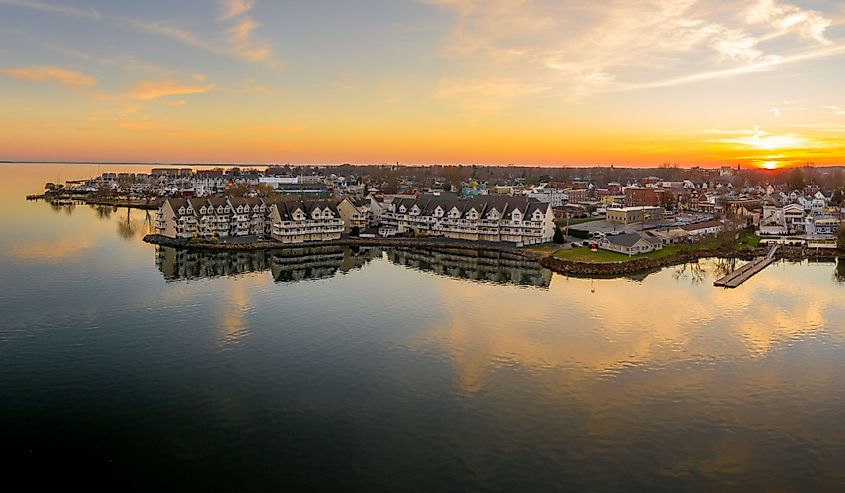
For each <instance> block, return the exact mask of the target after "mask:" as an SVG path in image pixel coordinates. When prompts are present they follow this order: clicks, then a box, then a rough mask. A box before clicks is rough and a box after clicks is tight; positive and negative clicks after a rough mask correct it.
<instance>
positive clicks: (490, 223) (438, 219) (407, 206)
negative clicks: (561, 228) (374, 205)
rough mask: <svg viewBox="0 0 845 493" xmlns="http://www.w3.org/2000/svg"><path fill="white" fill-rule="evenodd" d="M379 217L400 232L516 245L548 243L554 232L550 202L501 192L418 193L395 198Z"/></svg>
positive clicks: (384, 223)
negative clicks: (464, 197) (473, 194)
mask: <svg viewBox="0 0 845 493" xmlns="http://www.w3.org/2000/svg"><path fill="white" fill-rule="evenodd" d="M381 220H382V224H383V225H386V226H388V227H395V228H396V230H397V231H398V232H399V233H404V232H409V231H410V232H418V233H424V234H427V235H430V236H443V237H446V238H454V239H461V240H472V241H495V242H509V243H514V244H516V245H517V246H522V245H533V244H537V243H545V242H549V241H551V240H552V237H553V236H554V231H555V225H554V213H553V211H552V208H551V206H550V205H549V204H547V203H541V202H538V201H536V200H531V199H529V198H526V197H509V196H501V195H499V196H496V195H487V196H478V197H473V198H471V199H467V200H461V199H455V198H448V197H440V196H434V195H421V196H419V197H416V198H406V199H399V200H394V201H393V202H392V203H391V204H390V206H389V208H388V209H387V210H386V211H383V212H382V213H381Z"/></svg>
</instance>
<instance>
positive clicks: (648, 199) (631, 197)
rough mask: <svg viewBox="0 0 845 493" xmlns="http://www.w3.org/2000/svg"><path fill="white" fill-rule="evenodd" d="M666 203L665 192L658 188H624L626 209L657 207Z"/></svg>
mask: <svg viewBox="0 0 845 493" xmlns="http://www.w3.org/2000/svg"><path fill="white" fill-rule="evenodd" d="M665 201H666V190H663V189H660V188H641V187H627V188H625V205H627V206H628V207H641V206H657V205H661V204H664V203H665Z"/></svg>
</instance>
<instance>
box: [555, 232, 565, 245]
mask: <svg viewBox="0 0 845 493" xmlns="http://www.w3.org/2000/svg"><path fill="white" fill-rule="evenodd" d="M552 241H554V242H555V243H557V244H558V245H560V244H562V243H563V242H564V241H566V239H565V238H564V237H563V231H561V230H560V228H555V236H554V238H552Z"/></svg>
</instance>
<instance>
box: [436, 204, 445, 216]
mask: <svg viewBox="0 0 845 493" xmlns="http://www.w3.org/2000/svg"><path fill="white" fill-rule="evenodd" d="M434 217H443V209H441V208H440V206H439V205H438V206H437V208H436V209H434Z"/></svg>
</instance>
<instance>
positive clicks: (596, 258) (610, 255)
mask: <svg viewBox="0 0 845 493" xmlns="http://www.w3.org/2000/svg"><path fill="white" fill-rule="evenodd" d="M685 248H690V245H670V246H666V247H663V248H662V249H661V250H657V251H654V252H648V253H641V254H639V255H631V256H628V255H625V254H624V253H617V252H611V251H609V250H602V249H601V248H600V249H599V250H598V251H596V252H593V251H591V250H590V249H589V248H588V247H579V248H573V249H571V250H558V251H557V252H555V254H554V256H555V257H557V258H559V259H563V260H573V261H575V262H593V263H599V264H606V263H612V262H627V261H629V260H636V259H640V258H663V257H668V256H669V255H672V254H673V253H675V252H677V251H679V250H682V249H685Z"/></svg>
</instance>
